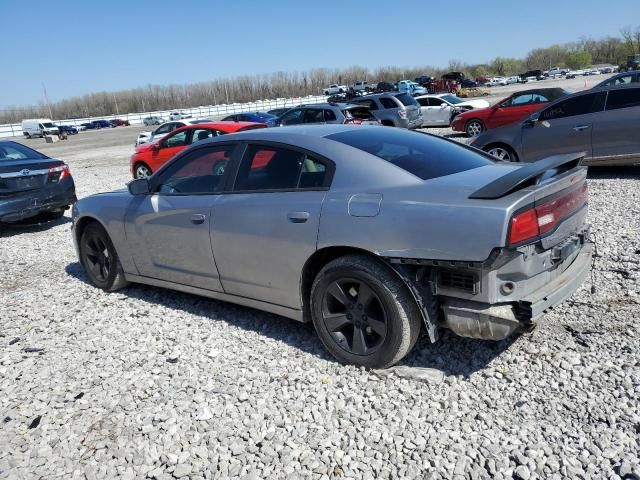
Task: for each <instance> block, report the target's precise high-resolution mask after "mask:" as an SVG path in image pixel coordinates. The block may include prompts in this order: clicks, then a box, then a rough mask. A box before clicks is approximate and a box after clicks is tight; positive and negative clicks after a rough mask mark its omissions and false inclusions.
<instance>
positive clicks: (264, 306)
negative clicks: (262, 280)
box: [125, 273, 305, 322]
mask: <svg viewBox="0 0 640 480" xmlns="http://www.w3.org/2000/svg"><path fill="white" fill-rule="evenodd" d="M125 278H126V279H127V280H128V281H130V282H132V283H142V284H145V285H151V286H154V287H162V288H167V289H169V290H177V291H179V292H185V293H192V294H194V295H200V296H202V297H207V298H212V299H214V300H221V301H223V302H229V303H235V304H237V305H242V306H244V307H250V308H255V309H256V310H262V311H265V312H269V313H274V314H276V315H281V316H283V317H287V318H290V319H292V320H296V321H298V322H304V321H305V320H304V318H303V315H302V310H296V309H294V308H288V307H283V306H281V305H275V304H273V303H267V302H262V301H260V300H254V299H252V298H246V297H239V296H237V295H229V294H228V293H224V292H214V291H213V290H205V289H204V288H198V287H192V286H189V285H182V284H180V283H173V282H167V281H166V280H159V279H157V278H150V277H142V276H140V275H134V274H131V273H125Z"/></svg>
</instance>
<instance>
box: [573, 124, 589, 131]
mask: <svg viewBox="0 0 640 480" xmlns="http://www.w3.org/2000/svg"><path fill="white" fill-rule="evenodd" d="M587 128H589V125H578V126H576V127H573V131H574V132H581V131H582V130H586V129H587Z"/></svg>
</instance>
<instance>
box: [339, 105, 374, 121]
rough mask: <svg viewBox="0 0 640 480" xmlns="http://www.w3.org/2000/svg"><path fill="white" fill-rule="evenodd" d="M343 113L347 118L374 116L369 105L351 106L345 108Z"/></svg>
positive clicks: (365, 118)
mask: <svg viewBox="0 0 640 480" xmlns="http://www.w3.org/2000/svg"><path fill="white" fill-rule="evenodd" d="M342 114H343V115H344V116H345V117H347V118H361V119H363V120H368V119H370V118H373V114H372V113H371V110H369V109H368V108H367V107H350V108H347V109H345V110H343V111H342Z"/></svg>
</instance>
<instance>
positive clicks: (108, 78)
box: [0, 0, 640, 109]
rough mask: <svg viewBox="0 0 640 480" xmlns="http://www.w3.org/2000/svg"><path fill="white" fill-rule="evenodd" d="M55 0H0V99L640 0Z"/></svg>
mask: <svg viewBox="0 0 640 480" xmlns="http://www.w3.org/2000/svg"><path fill="white" fill-rule="evenodd" d="M63 3H64V6H62V7H60V5H59V7H60V8H52V7H51V2H44V1H39V0H29V1H25V2H22V1H18V0H0V65H2V68H1V69H0V72H1V73H0V109H1V108H4V107H7V106H9V105H29V104H35V103H38V102H40V101H43V99H44V96H43V88H42V84H43V83H44V84H45V85H46V89H47V93H48V95H49V99H50V100H51V101H56V100H61V99H63V98H68V97H74V96H79V95H83V94H86V93H91V92H97V91H117V90H122V89H127V88H132V87H137V86H144V85H147V84H149V83H151V84H159V85H167V84H184V83H194V82H200V81H207V80H212V79H216V78H225V77H233V76H236V75H252V74H263V73H271V72H276V71H302V70H308V69H311V68H319V67H326V68H338V67H346V66H350V65H361V66H365V67H369V68H375V67H377V66H382V65H394V66H416V65H434V66H442V67H445V66H446V65H447V64H448V62H449V60H451V59H457V60H462V61H464V62H466V63H480V62H486V61H488V60H490V59H492V58H494V57H496V56H507V57H524V56H525V55H526V54H527V52H528V51H529V50H531V49H533V48H537V47H544V46H548V45H551V44H555V43H565V42H570V41H574V40H577V39H578V38H580V37H581V36H589V37H593V38H599V37H603V36H607V35H614V36H617V35H618V34H619V30H620V28H621V27H623V26H625V25H633V26H636V25H638V24H640V20H638V19H639V18H640V0H616V1H615V2H602V1H595V0H557V1H555V2H551V1H549V0H539V1H538V2H535V3H534V2H522V1H510V0H504V1H502V0H489V1H484V2H478V1H477V0H475V1H468V0H455V2H454V3H450V2H449V3H448V2H437V3H436V2H432V1H431V2H429V1H410V2H389V0H384V1H378V0H366V1H364V2H348V1H341V2H336V1H332V0H324V1H312V0H295V1H292V0H282V1H278V0H268V1H259V0H254V1H246V0H230V1H221V0H219V1H215V0H186V1H171V2H169V1H158V0H155V1H148V0H127V1H122V0H109V1H106V2H104V1H79V0H78V1H70V2H68V3H66V2H63ZM453 5H455V6H453ZM634 22H635V23H634Z"/></svg>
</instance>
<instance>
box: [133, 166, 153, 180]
mask: <svg viewBox="0 0 640 480" xmlns="http://www.w3.org/2000/svg"><path fill="white" fill-rule="evenodd" d="M133 176H134V178H147V177H149V176H151V169H150V168H149V167H148V166H147V165H146V164H144V163H136V166H135V167H134V168H133Z"/></svg>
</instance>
